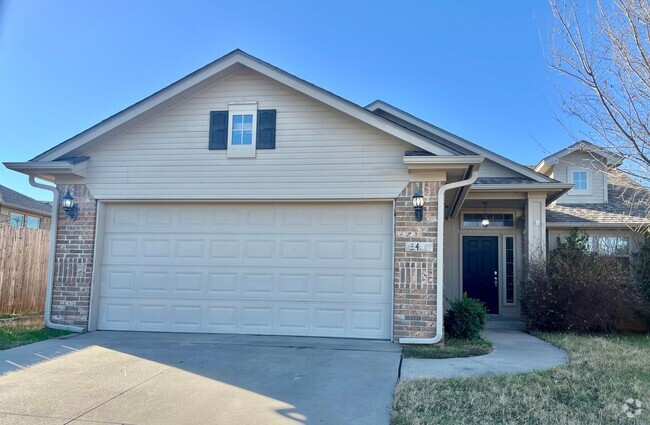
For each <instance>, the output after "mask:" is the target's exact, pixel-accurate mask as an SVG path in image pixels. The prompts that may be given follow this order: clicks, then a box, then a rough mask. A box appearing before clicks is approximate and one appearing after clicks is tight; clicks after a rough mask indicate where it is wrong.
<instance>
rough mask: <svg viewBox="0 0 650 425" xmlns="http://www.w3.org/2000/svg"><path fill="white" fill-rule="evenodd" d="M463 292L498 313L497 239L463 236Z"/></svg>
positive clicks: (493, 312)
mask: <svg viewBox="0 0 650 425" xmlns="http://www.w3.org/2000/svg"><path fill="white" fill-rule="evenodd" d="M463 291H464V292H466V293H467V296H469V297H470V298H477V299H479V300H481V301H483V302H484V303H485V306H486V307H487V312H488V313H490V314H498V313H499V238H498V237H497V236H463Z"/></svg>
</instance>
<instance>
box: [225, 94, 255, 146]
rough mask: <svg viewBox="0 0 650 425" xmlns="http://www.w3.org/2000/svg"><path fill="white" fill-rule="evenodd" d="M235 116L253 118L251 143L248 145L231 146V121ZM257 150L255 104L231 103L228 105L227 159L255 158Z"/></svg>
mask: <svg viewBox="0 0 650 425" xmlns="http://www.w3.org/2000/svg"><path fill="white" fill-rule="evenodd" d="M235 115H252V116H253V137H252V139H253V142H252V143H251V144H250V145H233V144H232V130H233V129H232V119H233V116H235ZM256 149H257V102H236V103H235V102H233V103H229V104H228V148H227V151H226V156H227V157H228V158H255V151H256Z"/></svg>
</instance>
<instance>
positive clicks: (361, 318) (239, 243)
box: [97, 203, 392, 338]
mask: <svg viewBox="0 0 650 425" xmlns="http://www.w3.org/2000/svg"><path fill="white" fill-rule="evenodd" d="M391 227H392V209H391V206H390V205H389V204H382V203H364V204H344V203H341V204H318V205H314V204H311V205H310V204H166V205H152V204H108V205H107V208H106V216H105V231H104V236H103V239H104V240H103V244H102V246H103V253H102V261H101V265H100V284H99V303H98V304H99V309H98V317H97V323H98V329H116V330H143V331H167V332H169V331H171V332H231V333H256V334H269V335H273V334H281V335H316V336H334V337H361V338H389V337H390V320H391V315H390V312H391V286H392V285H391V283H392V280H391V277H392V268H391V262H392V252H391V250H392V232H391Z"/></svg>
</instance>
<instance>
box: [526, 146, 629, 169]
mask: <svg viewBox="0 0 650 425" xmlns="http://www.w3.org/2000/svg"><path fill="white" fill-rule="evenodd" d="M573 152H586V153H589V154H590V155H592V156H593V157H594V159H596V156H598V157H599V159H598V161H599V162H603V163H604V164H606V165H608V166H611V167H617V166H619V165H620V164H621V162H622V161H623V157H622V156H621V155H619V154H617V153H614V152H611V151H609V150H607V149H605V148H602V147H600V146H597V145H594V144H593V143H591V142H588V141H586V140H581V141H579V142H576V143H574V144H572V145H571V146H568V147H566V148H564V149H562V150H560V151H557V152H555V153H552V154H550V155H549V156H547V157H546V158H543V159H542V160H541V161H539V163H538V164H537V165H535V166H533V169H534V170H535V171H537V172H539V173H547V172H548V171H549V170H550V169H551V167H553V166H554V165H556V164H557V163H558V162H559V161H560V159H561V158H564V157H565V156H567V155H569V154H572V153H573ZM603 160H604V161H603Z"/></svg>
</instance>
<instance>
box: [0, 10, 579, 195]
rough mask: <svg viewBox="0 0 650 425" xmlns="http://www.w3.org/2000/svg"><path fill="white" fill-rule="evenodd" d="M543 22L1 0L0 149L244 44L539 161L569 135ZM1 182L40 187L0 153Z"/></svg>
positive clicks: (82, 122)
mask: <svg viewBox="0 0 650 425" xmlns="http://www.w3.org/2000/svg"><path fill="white" fill-rule="evenodd" d="M550 25H551V16H550V8H549V6H548V3H547V2H546V1H545V0H530V1H501V2H484V1H479V0H474V1H421V2H408V1H406V2H394V1H390V2H389V1H386V2H381V1H376V0H375V1H354V2H352V1H350V2H343V1H329V2H326V1H323V2H316V1H313V2H312V1H282V2H280V1H259V2H257V1H247V2H244V1H241V0H239V1H167V0H155V1H145V0H139V1H126V0H110V1H99V0H94V1H87V0H59V1H48V0H40V1H35V0H4V1H3V0H0V117H1V118H0V161H3V162H4V161H25V160H28V159H30V158H32V157H34V156H35V155H37V154H39V153H41V152H43V151H45V150H46V149H48V148H50V147H51V146H53V145H55V144H57V143H59V142H61V141H63V140H65V139H67V138H69V137H71V136H73V135H75V134H77V133H79V132H81V131H83V130H85V129H86V128H88V127H90V126H92V125H94V124H96V123H97V122H99V121H101V120H102V119H104V118H106V117H108V116H110V115H112V114H113V113H115V112H117V111H119V110H121V109H123V108H125V107H127V106H129V105H131V104H133V103H135V102H137V101H138V100H140V99H142V98H144V97H146V96H148V95H150V94H151V93H153V92H155V91H157V90H159V89H161V88H163V87H164V86H166V85H168V84H170V83H172V82H174V81H176V80H178V79H179V78H181V77H183V76H185V75H186V74H188V73H190V72H192V71H194V70H195V69H197V68H199V67H201V66H203V65H205V64H206V63H208V62H211V61H213V60H214V59H216V58H218V57H220V56H222V55H224V54H226V53H228V52H229V51H231V50H233V49H235V48H241V49H243V50H245V51H246V52H248V53H250V54H252V55H254V56H257V57H259V58H260V59H263V60H265V61H267V62H270V63H271V64H273V65H276V66H278V67H280V68H282V69H284V70H286V71H288V72H290V73H292V74H294V75H297V76H298V77H301V78H303V79H305V80H307V81H309V82H311V83H314V84H316V85H319V86H321V87H323V88H325V89H327V90H330V91H332V92H334V93H336V94H338V95H340V96H342V97H344V98H347V99H349V100H351V101H353V102H355V103H358V104H360V105H366V104H368V103H370V102H371V101H373V100H375V99H378V98H379V99H382V100H385V101H387V102H389V103H391V104H393V105H395V106H397V107H399V108H402V109H405V110H406V111H408V112H410V113H412V114H414V115H416V116H418V117H420V118H422V119H424V120H427V121H429V122H431V123H433V124H435V125H438V126H439V127H442V128H444V129H445V130H448V131H451V132H453V133H456V134H458V135H460V136H462V137H464V138H466V139H469V140H471V141H473V142H475V143H478V144H481V145H483V146H485V147H487V148H488V149H491V150H493V151H495V152H497V153H500V154H502V155H505V156H508V157H509V158H512V159H514V160H516V161H519V162H522V163H524V164H531V163H536V162H537V161H538V160H539V159H540V158H541V157H543V156H544V155H545V154H546V153H547V152H548V151H555V150H559V149H561V148H563V147H565V146H566V145H568V144H569V143H572V141H571V139H570V137H569V134H568V133H567V132H566V130H565V129H564V128H563V127H562V126H561V125H560V124H559V123H558V122H557V121H556V114H557V113H558V111H559V99H558V96H557V94H556V91H555V88H554V83H557V82H558V80H557V79H556V76H555V75H553V74H552V72H551V71H550V70H549V69H548V67H547V65H546V61H545V58H544V54H545V53H546V54H548V46H547V41H548V38H549V37H548V34H549V31H550ZM0 184H3V185H5V186H9V187H11V188H13V189H16V190H19V191H21V192H23V193H26V194H28V195H30V196H34V197H36V198H39V199H47V198H48V193H47V192H44V191H41V190H38V189H34V188H32V187H31V186H29V183H28V182H27V177H26V176H24V175H22V174H18V173H15V172H12V171H9V170H6V169H5V168H4V167H2V169H1V170H0Z"/></svg>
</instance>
